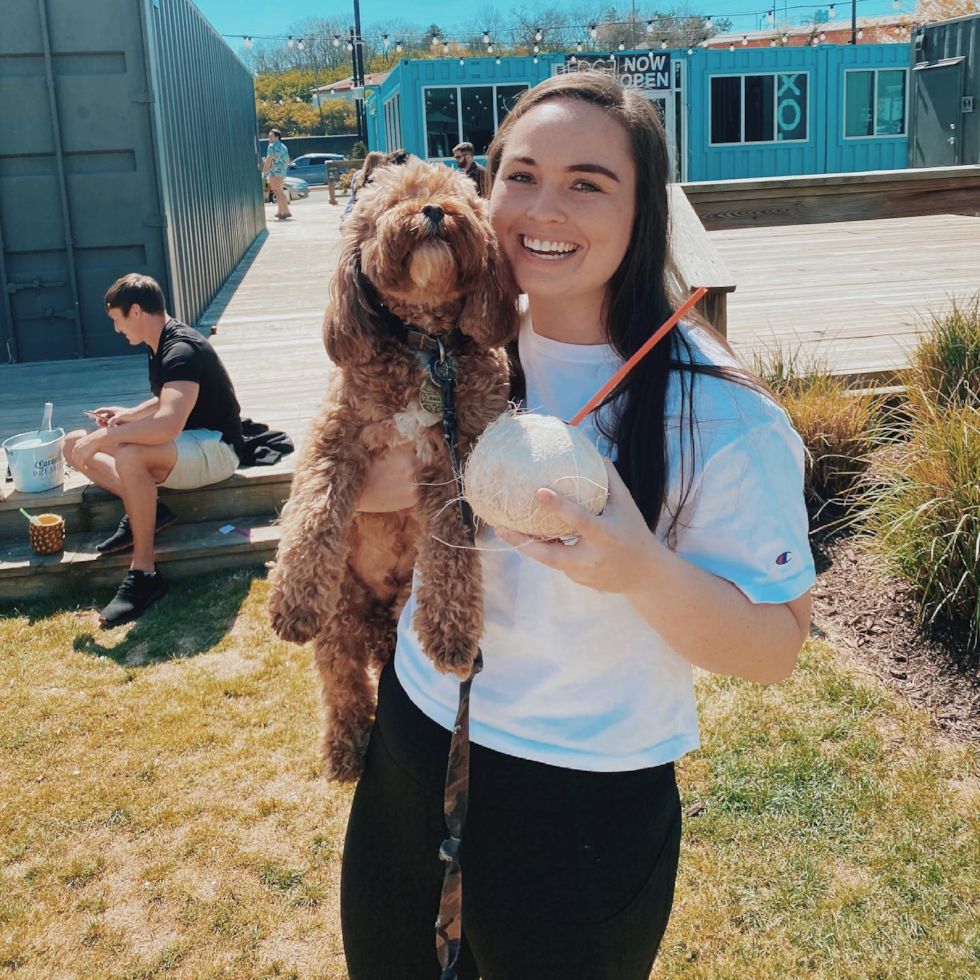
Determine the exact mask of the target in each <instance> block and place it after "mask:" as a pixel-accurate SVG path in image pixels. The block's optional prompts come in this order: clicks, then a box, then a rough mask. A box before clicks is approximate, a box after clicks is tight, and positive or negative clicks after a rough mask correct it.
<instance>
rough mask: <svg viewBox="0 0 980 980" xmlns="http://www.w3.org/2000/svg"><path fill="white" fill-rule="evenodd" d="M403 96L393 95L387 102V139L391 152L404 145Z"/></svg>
mask: <svg viewBox="0 0 980 980" xmlns="http://www.w3.org/2000/svg"><path fill="white" fill-rule="evenodd" d="M401 104H402V100H401V96H400V95H393V96H392V97H391V98H390V99H389V100H388V101H387V102H386V103H385V140H386V142H387V144H388V151H389V153H390V152H391V151H392V150H397V149H398V148H399V147H400V146H401V145H402V122H401Z"/></svg>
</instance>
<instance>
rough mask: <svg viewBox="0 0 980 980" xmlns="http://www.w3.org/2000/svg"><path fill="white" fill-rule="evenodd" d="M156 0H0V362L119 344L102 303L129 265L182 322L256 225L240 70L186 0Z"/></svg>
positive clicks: (208, 294)
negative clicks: (167, 50)
mask: <svg viewBox="0 0 980 980" xmlns="http://www.w3.org/2000/svg"><path fill="white" fill-rule="evenodd" d="M159 3H160V5H159V6H157V5H156V4H155V3H154V0H99V2H98V3H84V4H83V3H79V2H77V0H4V2H3V13H2V27H0V134H2V137H0V345H2V350H0V361H8V360H15V359H16V360H21V361H37V360H54V359H58V358H66V357H83V356H103V355H111V354H123V353H129V352H130V351H131V350H132V348H130V347H129V345H128V344H127V343H126V342H125V340H124V339H123V338H122V337H120V336H118V335H117V334H115V333H114V331H113V329H112V324H111V321H110V320H109V318H108V317H107V316H106V314H105V311H104V309H103V307H102V298H103V295H104V293H105V290H106V287H107V286H108V285H109V284H110V283H111V282H112V281H113V280H114V279H116V278H117V277H118V276H120V275H123V274H124V273H127V272H144V273H147V274H149V275H152V276H153V277H154V278H156V279H157V280H158V281H159V282H160V285H161V286H162V287H163V289H164V293H165V294H166V295H167V297H168V302H169V303H170V305H171V309H172V310H173V311H174V312H175V313H176V314H177V315H178V316H181V317H183V318H184V319H187V320H188V321H189V322H191V323H193V322H194V321H195V320H196V319H197V317H198V316H199V314H200V312H202V311H203V309H204V307H205V306H206V305H207V303H208V302H209V301H210V299H211V298H213V296H214V295H215V293H216V292H217V291H218V289H220V287H221V284H222V283H223V282H224V280H225V279H226V278H227V276H228V274H229V273H230V272H231V270H232V269H233V268H234V267H235V265H236V263H237V262H238V260H239V259H240V258H241V256H242V255H243V254H244V252H245V251H246V249H247V248H248V246H249V245H250V244H251V242H252V241H253V240H254V238H255V236H256V234H258V232H259V231H260V230H261V228H262V227H263V226H264V211H263V207H262V199H261V182H260V180H259V177H258V171H257V155H256V149H255V103H254V96H253V89H252V82H251V77H250V76H249V74H248V72H247V71H246V69H245V68H244V66H242V65H241V63H240V62H238V61H237V59H236V58H235V56H234V55H233V53H232V52H231V50H230V49H229V48H228V47H227V46H226V45H224V44H223V42H221V41H220V39H219V38H217V36H216V35H215V34H214V32H213V31H212V30H211V29H210V27H208V25H207V24H206V22H204V21H203V18H201V16H200V14H199V13H198V12H197V10H196V8H194V7H193V5H191V4H190V3H188V2H187V0H159ZM148 24H149V25H152V26H154V27H155V28H156V36H157V41H158V44H157V45H156V46H155V45H154V44H153V43H152V41H151V38H150V37H149V35H148V33H147V29H146V28H147V25H148ZM178 30H179V31H181V32H182V33H180V34H176V35H173V34H171V36H170V37H169V38H167V35H166V34H165V31H171V32H174V31H178ZM165 38H167V39H168V40H169V41H170V42H171V44H172V46H174V47H175V48H176V49H180V50H178V51H177V53H176V54H175V55H173V56H171V55H169V54H168V55H167V56H168V57H171V58H172V60H171V63H170V65H169V66H167V65H164V66H163V67H162V69H161V70H160V71H158V72H157V73H156V75H157V80H156V82H154V80H153V77H152V75H153V73H152V72H151V70H150V66H149V59H148V52H149V51H152V52H153V61H154V62H158V61H160V58H159V55H160V53H161V51H160V50H158V47H159V48H161V49H162V45H163V41H164V39H165ZM195 60H196V61H197V62H198V64H197V68H194V67H193V66H192V64H191V62H192V61H195ZM232 62H234V64H233V63H232ZM49 70H50V76H49ZM49 77H50V84H49ZM154 100H155V101H154ZM174 112H179V113H181V118H179V119H176V120H174V119H172V118H170V117H171V116H172V115H173V113H174ZM202 134H204V137H206V138H204V137H202ZM198 147H199V148H200V149H197V148H198ZM161 163H162V164H163V166H162V167H161V166H160V165H161ZM164 201H169V202H170V205H171V209H173V208H177V209H178V210H177V212H176V213H174V212H173V210H172V213H171V214H170V216H169V221H165V220H164V216H165V214H166V205H165V204H164V203H162V202H164ZM178 202H179V203H178ZM172 270H173V272H172Z"/></svg>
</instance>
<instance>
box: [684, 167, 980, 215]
mask: <svg viewBox="0 0 980 980" xmlns="http://www.w3.org/2000/svg"><path fill="white" fill-rule="evenodd" d="M681 186H682V187H683V188H684V192H685V193H686V194H687V198H688V200H689V201H690V202H691V204H692V205H693V206H694V210H695V212H696V213H697V215H698V217H699V218H700V219H701V223H702V224H703V225H704V227H705V228H707V229H708V230H709V231H717V230H721V229H727V228H765V227H770V226H773V225H805V224H816V223H821V222H829V221H870V220H876V219H879V218H912V217H918V216H921V215H930V214H966V215H980V166H976V165H973V166H967V167H933V168H930V169H923V170H875V171H870V172H868V173H853V174H820V175H817V176H806V177H757V178H753V179H751V180H717V181H700V182H697V183H689V184H683V185H681Z"/></svg>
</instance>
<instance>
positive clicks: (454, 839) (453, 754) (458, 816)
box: [436, 651, 483, 980]
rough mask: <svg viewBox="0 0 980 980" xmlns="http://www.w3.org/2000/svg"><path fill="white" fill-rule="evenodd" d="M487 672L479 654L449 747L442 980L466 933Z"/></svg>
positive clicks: (450, 978) (462, 691)
mask: <svg viewBox="0 0 980 980" xmlns="http://www.w3.org/2000/svg"><path fill="white" fill-rule="evenodd" d="M481 670H483V654H482V653H481V652H480V651H477V654H476V660H474V661H473V669H472V670H471V672H470V676H469V677H467V678H466V680H465V681H463V682H462V683H461V684H460V685H459V710H458V711H457V712H456V724H455V726H453V737H452V741H451V742H450V745H449V768H448V769H447V771H446V795H445V799H444V800H443V812H444V813H445V815H446V826H447V827H448V828H449V837H447V838H446V839H445V840H444V841H443V842H442V844H441V845H440V847H439V857H440V858H442V860H443V861H445V862H446V872H445V874H444V876H443V879H442V894H441V896H440V897H439V918H438V919H436V952H437V953H438V954H439V965H440V966H441V967H442V974H441V976H440V980H456V961H457V959H458V958H459V947H460V943H461V941H462V934H463V872H462V869H461V868H460V866H459V845H460V841H461V839H462V836H463V825H464V824H465V823H466V811H467V808H468V806H469V802H470V688H471V687H472V686H473V678H474V677H476V675H477V674H478V673H480V671H481Z"/></svg>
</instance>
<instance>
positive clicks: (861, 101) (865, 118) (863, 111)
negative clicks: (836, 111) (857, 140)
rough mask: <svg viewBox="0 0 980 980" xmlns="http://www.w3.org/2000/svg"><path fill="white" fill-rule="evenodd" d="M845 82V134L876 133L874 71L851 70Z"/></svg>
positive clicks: (866, 134)
mask: <svg viewBox="0 0 980 980" xmlns="http://www.w3.org/2000/svg"><path fill="white" fill-rule="evenodd" d="M845 79H846V80H845V82H844V135H845V136H847V137H854V136H872V135H874V89H875V73H874V72H873V71H849V72H848V73H847V74H846V76H845Z"/></svg>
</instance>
